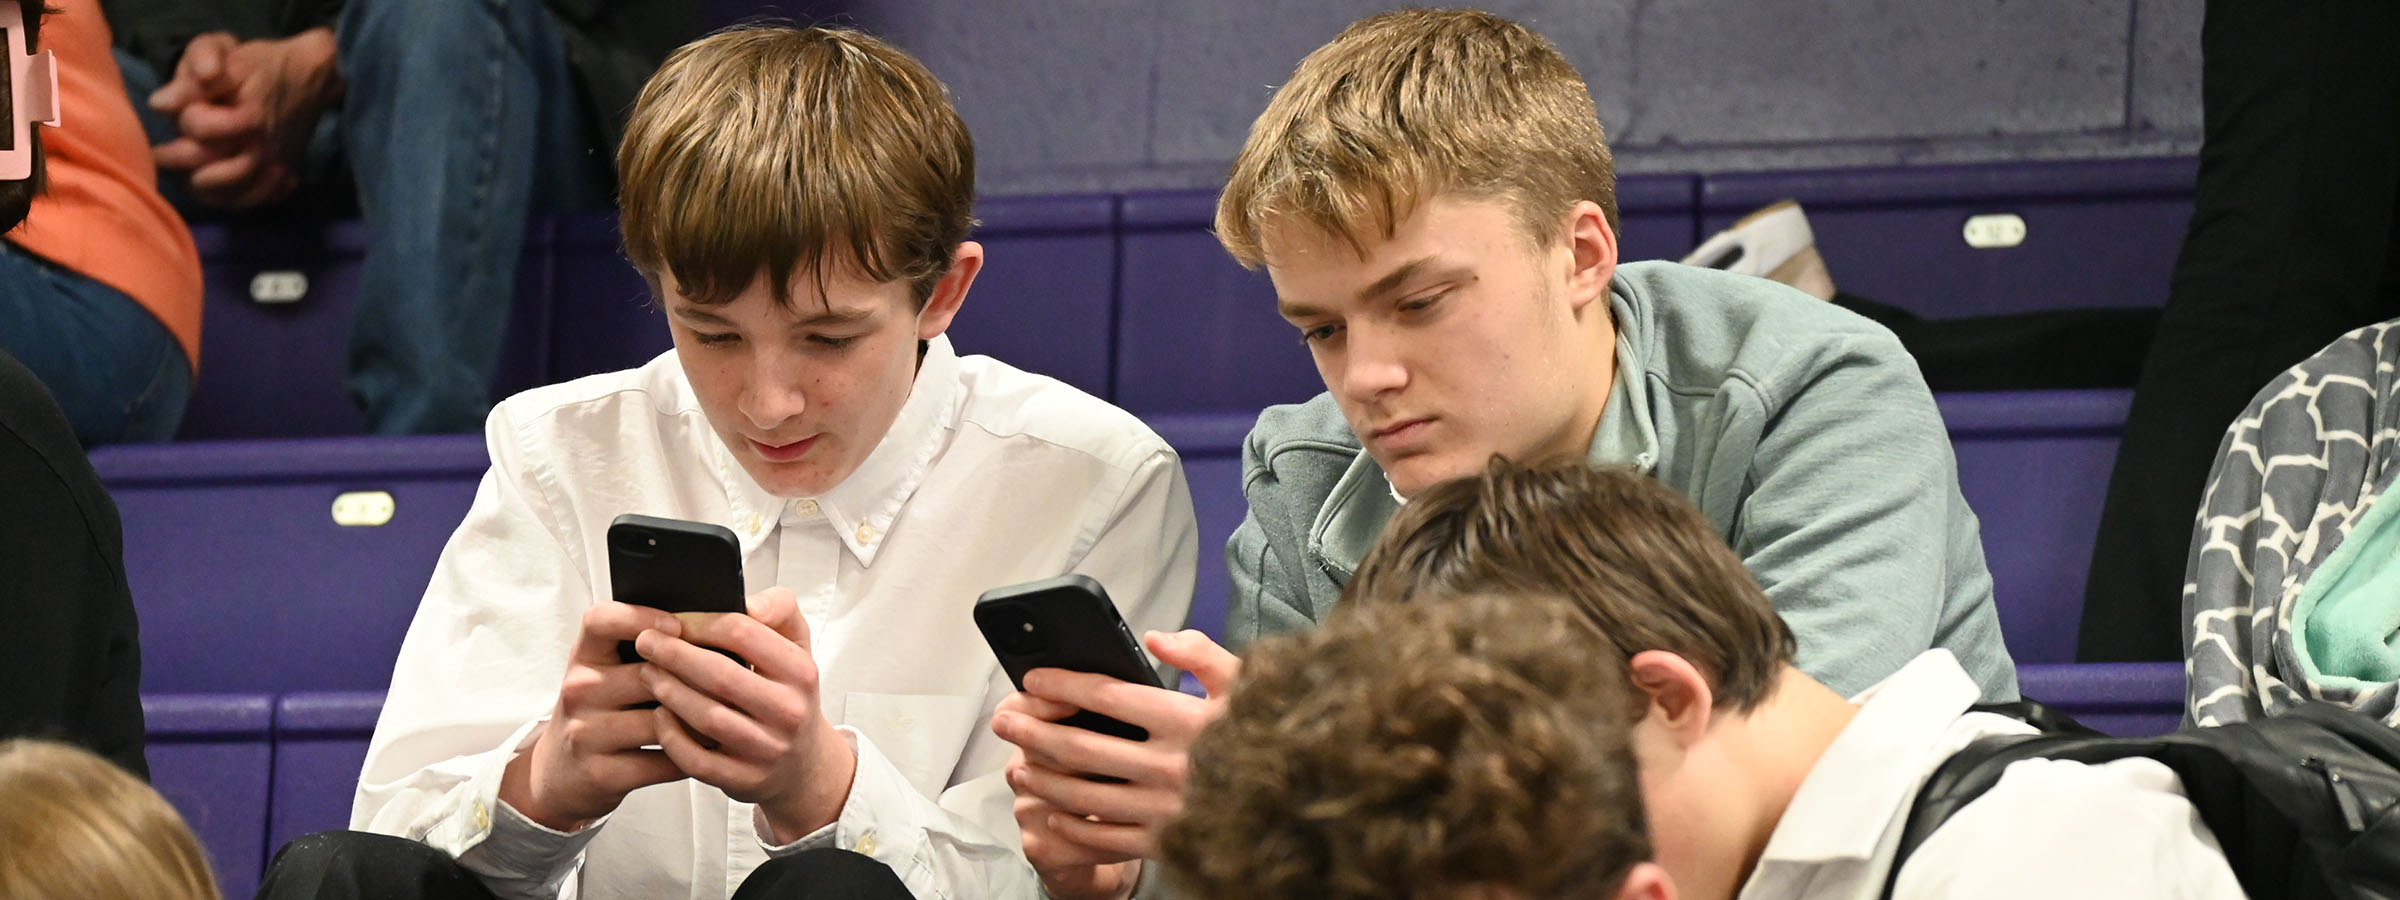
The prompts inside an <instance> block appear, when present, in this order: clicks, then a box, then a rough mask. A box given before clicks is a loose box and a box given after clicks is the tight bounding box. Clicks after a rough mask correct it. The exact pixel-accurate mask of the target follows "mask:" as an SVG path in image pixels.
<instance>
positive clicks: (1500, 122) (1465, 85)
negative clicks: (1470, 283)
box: [1217, 9, 1617, 269]
mask: <svg viewBox="0 0 2400 900" xmlns="http://www.w3.org/2000/svg"><path fill="white" fill-rule="evenodd" d="M1450 193H1457V194H1461V195H1465V196H1469V197H1474V198H1478V199H1497V200H1502V201H1504V202H1507V203H1509V204H1510V205H1512V206H1513V207H1514V208H1515V212H1516V215H1517V217H1518V219H1519V221H1520V223H1521V224H1522V225H1523V227H1524V228H1525V230H1526V234H1527V235H1528V236H1530V237H1531V238H1532V239H1533V241H1534V243H1535V244H1537V245H1539V244H1544V243H1548V242H1549V241H1550V240H1552V239H1554V238H1556V237H1557V236H1558V234H1559V232H1560V230H1561V228H1562V227H1563V224H1564V218H1565V214H1566V211H1567V209H1568V208H1569V207H1572V206H1573V205H1574V204H1576V203H1577V202H1579V201H1584V200H1589V201H1591V202H1593V203H1595V204H1598V205H1599V206H1600V209H1601V211H1602V212H1603V214H1605V215H1606V217H1607V219H1608V227H1609V230H1610V231H1611V232H1614V231H1616V229H1617V189H1616V174H1615V169H1614V166H1613V164H1612V163H1611V162H1610V161H1609V155H1608V143H1607V139H1606V137H1605V136H1604V135H1603V134H1602V133H1601V130H1600V118H1599V114H1598V113H1597V111H1595V110H1594V108H1593V106H1592V96H1591V92H1590V90H1589V89H1587V88H1586V87H1585V86H1584V82H1583V77H1582V76H1581V75H1578V74H1576V72H1575V67H1574V66H1572V65H1570V64H1568V62H1567V60H1566V58H1565V57H1562V56H1560V55H1559V53H1558V48H1557V47H1554V46H1552V45H1551V43H1550V42H1549V41H1548V40H1546V39H1544V38H1543V37H1542V36H1541V35H1538V34H1535V33H1534V32H1533V31H1532V30H1531V29H1528V28H1526V27H1525V26H1523V25H1519V24H1517V23H1515V22H1512V21H1509V20H1507V19H1503V18H1501V17H1499V16H1495V15H1492V14H1490V13H1486V12H1479V11H1475V10H1427V9H1408V10H1398V11H1394V12H1387V13H1382V14H1380V15H1375V16H1370V17H1368V18H1366V19H1362V20H1360V21H1359V22H1357V23H1356V24H1353V25H1351V26H1350V27H1349V28H1348V29H1346V30H1344V31H1343V32H1342V33H1341V34H1340V35H1339V36H1337V37H1335V38H1334V39H1333V41H1332V42H1331V43H1328V44H1326V45H1325V46H1323V47H1319V48H1317V50H1316V52H1314V53H1310V54H1309V55H1308V58H1306V59H1303V60H1301V61H1300V67H1299V68H1298V69H1296V70H1294V71H1293V72H1292V78H1291V80H1290V81H1288V82H1285V83H1284V85H1283V87H1282V88H1281V89H1279V90H1277V91H1276V92H1275V97H1274V99H1273V100H1270V101H1268V103H1267V110H1266V112H1264V113H1262V114H1260V115H1259V117H1258V121H1257V122H1256V123H1255V124H1253V125H1252V126H1251V128H1250V138H1249V140H1248V141H1247V142H1245V143H1244V144H1243V145H1242V152H1241V155H1240V156H1238V157H1236V158H1235V159H1234V163H1233V174H1232V175H1231V177H1229V178H1228V179H1227V180H1226V183H1225V192H1224V193H1223V194H1222V195H1220V196H1219V197H1218V200H1217V238H1218V239H1219V240H1221V241H1223V242H1224V244H1225V249H1226V250H1227V251H1228V252H1230V253H1232V254H1233V257H1234V259H1236V260H1239V261H1240V262H1241V263H1242V265H1244V266H1247V267H1250V268H1253V269H1255V268H1258V267H1259V266H1260V265H1262V264H1264V262H1265V260H1266V256H1265V251H1264V248H1263V247H1262V245H1261V231H1262V229H1263V228H1264V227H1265V226H1266V224H1267V223H1268V221H1269V220H1280V219H1286V218H1288V219H1292V220H1297V221H1299V222H1302V223H1305V224H1308V225H1311V226H1314V227H1316V228H1318V229H1321V230H1323V231H1325V232H1326V233H1329V234H1333V235H1337V236H1340V237H1341V238H1343V239H1344V240H1346V241H1348V242H1349V244H1350V245H1351V247H1352V248H1353V249H1356V250H1358V251H1359V253H1360V255H1362V256H1363V255H1365V253H1366V249H1367V247H1368V246H1369V245H1370V244H1371V243H1373V240H1376V239H1389V238H1390V237H1391V236H1392V234H1393V231H1394V229H1396V228H1397V227H1398V225H1399V222H1400V220H1402V219H1404V218H1407V217H1408V214H1409V213H1410V212H1412V211H1413V210H1414V209H1415V208H1416V206H1417V204H1419V203H1423V202H1425V201H1427V200H1429V199H1431V198H1434V197H1437V196H1441V195H1444V194H1450Z"/></svg>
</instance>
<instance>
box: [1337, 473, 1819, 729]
mask: <svg viewBox="0 0 2400 900" xmlns="http://www.w3.org/2000/svg"><path fill="white" fill-rule="evenodd" d="M1495 591H1496V592H1503V593H1538V594H1549V595H1555V596H1559V597H1564V598H1566V599H1568V600H1570V601H1573V602H1574V604H1575V605H1576V607H1577V608H1579V609H1581V610H1582V611H1583V613H1584V615H1585V616H1586V617H1587V618H1588V619H1589V620H1590V621H1591V623H1592V624H1593V625H1595V626H1598V628H1599V631H1600V633H1601V634H1602V635H1603V636H1605V637H1606V638H1607V641H1608V644H1609V645H1610V646H1611V647H1612V648H1613V649H1614V651H1615V652H1614V656H1615V657H1616V660H1615V662H1616V664H1619V665H1621V664H1622V663H1623V661H1624V660H1626V659H1630V658H1631V657H1632V656H1633V655H1634V654H1636V653H1640V652H1642V651H1644V650H1665V651H1667V652H1670V653H1673V654H1676V655H1678V656H1681V657H1683V658H1685V659H1687V660H1690V661H1691V662H1692V664H1693V666H1694V667H1696V668H1698V669H1699V670H1700V672H1701V674H1702V675H1703V676H1705V677H1707V678H1708V679H1709V681H1710V688H1711V689H1712V690H1713V691H1714V692H1715V694H1716V699H1717V704H1718V705H1719V706H1720V707H1723V708H1728V709H1732V710H1735V711H1737V712H1747V711H1749V710H1751V709H1754V708H1756V707H1757V705H1758V704H1759V703H1760V702H1761V701H1763V700H1765V699H1766V698H1767V696H1768V694H1770V693H1771V692H1772V690H1773V688H1774V685H1775V679H1776V677H1777V675H1778V674H1779V673H1780V672H1781V670H1782V668H1783V666H1784V665H1786V664H1788V663H1790V662H1791V661H1792V655H1793V653H1794V651H1795V648H1796V644H1795V641H1794V640H1793V638H1792V632H1791V629H1790V628H1789V627H1787V626H1786V625H1785V624H1784V622H1783V618H1782V617H1781V616H1779V615H1777V614H1776V612H1775V607H1774V604H1773V603H1771V602H1769V601H1768V599H1767V595H1766V593H1765V592H1764V591H1761V590H1760V589H1759V587H1758V582H1757V581H1756V580H1754V579H1752V578H1751V577H1750V572H1749V570H1748V569H1746V568H1744V567H1743V566H1742V560H1741V557H1739V556H1736V555H1735V554H1734V552H1733V548H1731V547H1728V546H1726V545H1725V540H1724V538H1722V537H1720V536H1718V534H1717V531H1716V529H1715V528H1714V527H1713V526H1711V525H1710V524H1709V521H1708V518H1707V517H1705V516H1703V515H1701V514H1700V511H1699V510H1698V509H1694V508H1693V507H1692V504H1691V501H1689V500H1686V499H1684V498H1683V495H1681V494H1678V493H1676V492H1675V491H1674V490H1672V489H1670V488H1668V487H1666V486H1665V485H1662V484H1659V483H1658V482H1656V481H1653V480H1651V479H1650V478H1648V477H1645V476H1643V475H1642V474H1640V473H1638V472H1635V471H1634V470H1632V469H1629V468H1624V467H1621V466H1600V467H1594V466H1589V465H1586V464H1584V463H1582V462H1581V461H1558V462H1554V463H1547V464H1541V465H1533V466H1525V465H1518V464H1516V463H1512V462H1509V461H1507V460H1504V459H1500V458H1497V457H1495V458H1494V459H1493V460H1492V462H1491V465H1490V466H1489V467H1487V468H1486V469H1484V471H1483V472H1482V473H1481V474H1480V475H1477V476H1474V477H1469V478H1461V479H1457V480H1454V481H1449V482H1445V483H1442V484H1438V485H1435V486H1433V487H1431V488H1428V489H1426V490H1425V491H1424V492H1422V493H1420V494H1419V495H1417V496H1415V497H1412V498H1410V499H1409V501H1408V504H1407V505H1406V506H1404V507H1402V508H1401V510H1400V512H1399V514H1398V515H1395V516H1393V517H1392V521H1391V522H1390V524H1388V525H1386V526H1385V530H1384V534H1383V537H1382V539H1381V540H1380V541H1378V542H1377V544H1376V545H1375V549H1374V550H1372V551H1370V552H1369V553H1368V554H1367V558H1366V559H1365V560H1363V561H1361V562H1360V563H1359V567H1358V572H1357V574H1356V575H1354V576H1352V577H1351V579H1350V583H1349V584H1348V585H1347V586H1346V587H1345V588H1344V590H1343V595H1342V596H1343V601H1344V602H1345V603H1381V602H1391V601H1404V600H1411V599H1419V598H1425V597H1441V596H1450V595H1455V594H1462V593H1481V592H1495Z"/></svg>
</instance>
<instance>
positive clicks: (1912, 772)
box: [1753, 650, 1982, 878]
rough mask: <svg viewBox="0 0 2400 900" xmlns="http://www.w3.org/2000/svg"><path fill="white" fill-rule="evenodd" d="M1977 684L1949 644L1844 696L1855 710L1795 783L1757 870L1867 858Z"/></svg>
mask: <svg viewBox="0 0 2400 900" xmlns="http://www.w3.org/2000/svg"><path fill="white" fill-rule="evenodd" d="M1981 693H1982V691H1981V689H1979V688H1977V687H1976V685H1975V679H1973V678H1971V677H1968V675H1967V672H1966V670H1965V669H1962V668H1959V665H1958V660H1957V658H1955V657H1953V656H1951V655H1950V651H1948V650H1928V651H1925V652H1924V653H1921V654H1918V655H1917V658H1916V659H1914V660H1911V661H1909V663H1908V665H1906V666H1902V667H1901V668H1900V671H1898V672H1895V673H1893V674H1892V676H1891V677H1889V678H1886V679H1884V680H1883V681H1881V682H1879V683H1877V684H1876V685H1875V686H1874V687H1871V688H1868V689H1866V690H1865V691H1863V692H1861V693H1860V694H1859V695H1858V696H1857V697H1854V698H1852V702H1854V703H1857V704H1858V715H1857V717H1855V718H1853V719H1851V720H1850V724H1849V725H1847V726H1845V727H1844V728H1843V729H1842V733H1841V734H1840V735H1838V736H1836V737H1835V738H1834V740H1833V743H1832V744H1831V745H1829V746H1827V747H1826V748H1825V755H1824V756H1822V757H1819V758H1818V759H1817V764H1816V766H1815V767H1813V768H1811V769H1809V771H1808V777H1807V778H1806V779H1804V780H1802V781H1801V782H1800V790H1799V791H1798V792H1797V793H1795V794H1793V795H1792V802H1791V804H1790V805H1789V806H1787V807H1785V808H1784V812H1783V818H1782V819H1781V820H1779V821H1778V822H1777V823H1776V825H1775V831H1774V832H1773V833H1772V834H1771V835H1769V836H1768V838H1767V846H1766V849H1765V851H1763V852H1762V853H1761V854H1760V855H1759V861H1758V866H1759V870H1760V871H1764V870H1765V869H1766V868H1767V867H1769V866H1772V865H1775V864H1777V863H1786V864H1806V865H1815V864H1821V863H1828V862H1836V861H1842V860H1870V859H1873V858H1874V856H1875V854H1876V851H1877V849H1878V848H1879V847H1880V846H1881V845H1882V843H1883V840H1884V836H1885V834H1886V832H1889V831H1890V830H1892V829H1893V828H1894V827H1896V826H1897V825H1898V823H1899V819H1900V813H1901V805H1902V804H1903V803H1906V802H1907V801H1908V798H1910V797H1911V796H1913V795H1915V793H1916V790H1917V784H1918V782H1920V781H1922V780H1923V776H1924V774H1925V773H1927V772H1929V771H1931V770H1932V768H1933V766H1934V765H1935V764H1936V763H1938V762H1939V757H1940V756H1941V755H1942V754H1943V752H1944V748H1943V743H1942V742H1943V735H1944V734H1946V733H1947V732H1949V731H1950V729H1951V727H1952V726H1953V725H1954V724H1956V723H1957V721H1958V717H1959V716H1961V715H1964V714H1965V713H1966V712H1967V710H1968V708H1969V707H1972V706H1973V705H1975V701H1976V700H1977V698H1978V697H1980V696H1981ZM1753 877H1754V878H1755V877H1756V876H1755V875H1754V876H1753Z"/></svg>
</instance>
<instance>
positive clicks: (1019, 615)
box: [997, 608, 1050, 656]
mask: <svg viewBox="0 0 2400 900" xmlns="http://www.w3.org/2000/svg"><path fill="white" fill-rule="evenodd" d="M1008 612H1009V615H1008V616H1007V618H1006V619H1005V620H1004V621H1002V622H1001V624H1000V633H999V635H997V637H998V638H999V641H1000V648H1001V649H1003V650H1006V651H1008V652H1010V653H1013V654H1016V655H1018V656H1027V655H1031V654H1035V653H1040V652H1042V651H1044V650H1048V649H1050V643H1049V642H1048V641H1045V640H1043V639H1042V630H1041V629H1040V628H1038V627H1036V626H1035V625H1034V624H1033V616H1032V615H1031V614H1030V613H1029V611H1027V610H1025V609H1022V608H1017V609H1011V610H1009V611H1008Z"/></svg>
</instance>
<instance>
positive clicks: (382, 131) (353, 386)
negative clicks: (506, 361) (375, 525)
mask: <svg viewBox="0 0 2400 900" xmlns="http://www.w3.org/2000/svg"><path fill="white" fill-rule="evenodd" d="M336 32H337V35H338V37H339V44H340V58H341V67H342V74H343V76H344V77H345V78H346V80H347V81H348V83H349V87H348V93H347V94H346V95H345V97H344V99H343V101H342V109H341V111H340V117H341V118H340V123H339V124H340V132H341V139H342V144H343V145H344V147H345V148H346V149H347V150H348V153H349V157H350V169H351V174H352V177H353V178H355V179H356V182H357V185H358V198H359V208H360V212H361V215H362V216H363V217H364V218H365V220H366V224H367V229H368V234H369V238H368V245H367V255H366V261H365V268H364V271H363V272H362V273H361V277H360V286H359V296H358V298H357V319H356V321H355V322H354V324H353V326H352V329H351V334H350V377H349V389H350V393H351V395H352V397H354V398H355V399H357V400H358V401H359V403H360V405H361V406H363V407H364V408H365V409H366V413H367V422H368V427H369V428H370V429H371V430H373V431H375V432H377V433H382V434H407V433H435V432H456V431H475V430H478V429H480V428H481V427H482V425H483V417H484V414H485V413H486V411H487V410H488V409H489V408H490V393H491V381H492V373H493V370H494V368H495V367H496V366H497V362H498V355H499V348H500V338H501V334H502V332H503V331H504V330H505V329H506V328H507V327H508V312H509V306H510V303H511V300H512V298H513V297H514V296H515V293H516V271H517V257H518V255H519V254H520V253H521V252H522V251H523V248H524V242H525V225H526V219H527V216H528V214H529V212H530V211H532V210H535V209H539V210H544V211H555V212H566V211H574V210H585V209H604V208H607V206H608V205H609V202H610V199H611V196H612V190H613V188H614V187H615V174H614V169H613V168H612V161H613V159H614V156H615V153H614V148H608V147H599V146H596V145H597V144H598V142H599V139H598V137H597V135H598V134H599V129H598V128H597V127H596V126H595V124H594V123H593V122H592V121H591V115H590V113H589V112H587V111H586V109H585V105H584V103H583V100H582V96H581V92H580V90H579V89H578V88H577V86H576V84H575V82H574V77H573V74H572V72H571V71H570V70H569V67H568V64H567V57H566V50H565V48H564V47H563V45H562V44H561V43H560V39H559V33H558V26H557V24H556V23H555V22H554V21H553V20H552V19H551V18H550V14H549V13H548V12H547V11H546V10H544V9H543V7H542V4H541V2H540V0H353V2H351V3H350V4H348V6H347V7H346V8H345V9H344V11H343V13H342V19H341V22H340V24H339V26H338V27H337V28H336Z"/></svg>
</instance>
